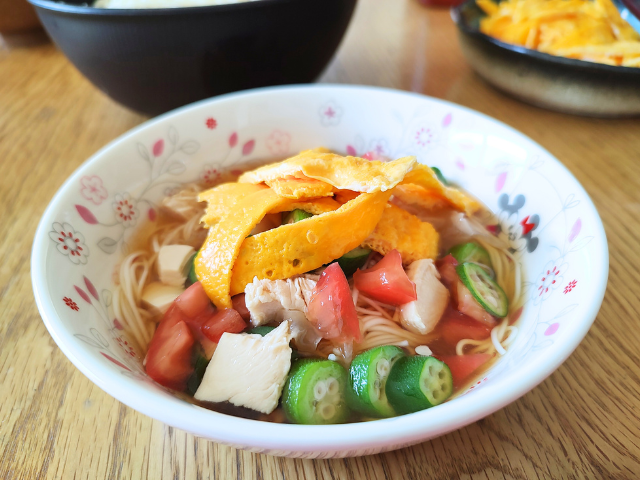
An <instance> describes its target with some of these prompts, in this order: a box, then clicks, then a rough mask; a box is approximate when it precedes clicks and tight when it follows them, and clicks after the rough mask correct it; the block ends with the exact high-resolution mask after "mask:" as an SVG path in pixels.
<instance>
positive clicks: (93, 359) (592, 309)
mask: <svg viewBox="0 0 640 480" xmlns="http://www.w3.org/2000/svg"><path fill="white" fill-rule="evenodd" d="M319 145H324V146H326V147H329V148H331V149H334V150H337V151H342V152H345V153H349V154H352V155H360V156H375V155H385V156H389V157H400V156H403V155H407V154H414V155H417V156H418V158H419V160H420V161H421V162H424V163H428V164H429V165H435V166H438V167H439V168H440V169H442V171H443V172H444V174H445V175H446V176H448V177H450V178H451V179H453V180H455V181H456V182H458V183H459V184H461V185H462V186H463V187H464V188H466V189H468V190H469V191H471V192H473V193H474V194H475V195H477V196H478V197H479V198H480V199H481V200H482V201H483V202H484V203H485V204H486V205H488V206H489V208H491V209H492V210H493V211H494V212H495V213H496V224H495V226H494V227H493V228H492V229H493V231H494V233H495V234H496V235H502V236H505V238H506V239H507V240H508V242H509V243H510V246H511V248H512V250H513V251H514V252H515V255H516V258H517V259H518V261H519V262H520V263H521V264H522V267H523V268H524V271H525V272H526V285H525V289H526V295H527V301H526V304H525V306H524V309H523V310H522V311H521V315H520V320H519V322H520V324H519V327H520V329H519V333H518V337H517V339H516V341H515V343H514V344H512V346H511V348H510V349H509V351H508V352H507V354H506V355H504V356H503V357H502V358H501V359H500V360H499V361H498V362H497V363H496V364H495V365H494V366H493V368H492V369H491V370H490V371H489V372H488V373H487V374H486V376H485V377H484V378H483V379H482V380H480V381H478V382H477V384H475V385H473V386H472V387H470V388H469V390H468V391H467V392H465V393H464V394H463V395H461V396H459V397H457V398H455V399H454V400H452V401H450V402H448V403H445V404H443V405H441V406H438V407H437V408H435V409H431V410H425V411H422V412H418V413H415V414H412V415H405V416H401V417H397V418H390V419H385V420H379V421H375V422H366V423H358V424H348V425H334V426H302V425H284V424H272V423H265V422H257V421H253V420H246V419H242V418H237V417H232V416H228V415H224V414H220V413H217V412H212V411H209V410H206V409H203V408H201V407H198V406H195V405H192V404H189V403H187V402H185V401H183V400H181V399H178V398H176V397H175V396H174V395H172V394H171V393H170V392H169V391H167V390H165V389H163V388H162V387H160V386H159V385H157V384H155V383H154V382H153V381H151V380H150V379H149V378H147V376H146V375H145V373H144V370H143V368H142V365H141V360H142V359H140V358H138V357H137V356H136V354H135V352H134V351H133V350H132V349H131V348H130V347H129V345H128V341H127V338H126V337H125V336H124V335H123V331H122V326H121V324H120V322H119V321H118V319H117V318H115V317H114V314H113V311H112V308H111V292H112V290H113V280H112V276H113V272H114V269H115V268H116V266H117V264H118V261H119V259H120V258H121V256H122V255H123V254H124V253H125V252H126V251H127V250H128V248H129V245H130V242H131V239H132V237H133V236H134V235H135V233H136V231H137V230H138V229H139V228H140V227H141V226H142V225H143V224H145V223H146V222H153V221H155V219H156V209H157V205H158V201H159V200H160V199H161V198H162V197H163V196H164V195H166V194H168V193H169V192H171V191H172V190H173V189H175V188H176V187H178V186H179V185H180V184H182V183H185V182H190V181H194V180H196V179H201V180H204V181H207V182H209V181H211V182H212V181H214V180H215V179H216V177H217V176H218V175H219V174H220V172H221V171H222V170H225V169H233V168H237V167H238V166H241V165H242V164H244V163H245V162H250V161H255V160H258V159H268V158H282V157H283V156H286V155H289V154H292V153H295V152H297V151H299V150H301V149H306V148H309V147H315V146H319ZM608 258H609V257H608V250H607V242H606V238H605V233H604V229H603V227H602V222H601V220H600V218H599V216H598V213H597V212H596V209H595V208H594V206H593V203H592V202H591V200H590V199H589V197H588V195H587V194H586V192H585V191H584V189H583V188H582V187H581V186H580V184H579V183H578V182H577V181H576V179H575V178H574V177H573V176H572V175H571V174H570V173H569V172H568V171H567V170H566V169H565V168H564V167H563V166H562V164H561V163H560V162H559V161H558V160H556V159H555V158H553V157H552V156H551V155H550V154H549V153H548V152H547V151H545V150H544V149H543V148H541V147H540V146H539V145H537V144H536V143H534V142H533V141H531V140H530V139H528V138H527V137H525V136H524V135H522V134H520V133H518V132H517V131H515V130H513V129H511V128H509V127H507V126H506V125H504V124H502V123H499V122H497V121H495V120H493V119H491V118H488V117H486V116H484V115H481V114H479V113H476V112H473V111H471V110H468V109H466V108H463V107H459V106H457V105H453V104H451V103H447V102H444V101H441V100H435V99H432V98H427V97H424V96H420V95H415V94H408V93H402V92H396V91H390V90H383V89H377V88H369V87H346V86H309V87H284V88H269V89H262V90H255V91H249V92H246V93H241V94H233V95H228V96H224V97H218V98H216V99H213V100H207V101H203V102H200V103H197V104H194V105H191V106H188V107H184V108H182V109H179V110H176V111H174V112H172V113H168V114H166V115H164V116H161V117H159V118H156V119H154V120H152V121H149V122H147V123H145V124H144V125H141V126H140V127H138V128H136V129H134V130H132V131H131V132H130V133H128V134H126V135H124V136H122V137H121V138H119V139H117V140H116V141H114V142H113V143H111V144H110V145H108V146H107V147H105V148H104V149H102V150H101V151H99V152H98V153H97V154H95V155H94V156H93V157H92V158H90V159H89V160H88V161H87V162H85V163H84V164H83V165H82V166H81V167H80V168H79V169H78V170H77V171H76V172H75V173H74V174H73V175H72V176H71V177H70V178H69V180H67V182H66V183H65V184H64V185H63V186H62V187H61V189H60V190H59V192H58V193H57V194H56V196H55V197H54V198H53V200H52V201H51V203H50V205H49V207H48V208H47V210H46V212H45V214H44V215H43V217H42V220H41V222H40V225H39V227H38V230H37V233H36V237H35V241H34V245H33V257H32V278H33V289H34V292H35V297H36V301H37V304H38V308H39V310H40V313H41V315H42V318H43V320H44V322H45V325H46V326H47V328H48V329H49V332H50V333H51V336H52V337H53V338H54V340H55V341H56V343H57V344H58V345H59V347H60V348H61V349H62V351H63V352H64V353H65V355H67V357H69V359H70V360H71V361H72V362H73V363H74V364H75V365H76V366H77V367H78V368H79V369H80V370H81V371H82V372H83V373H84V374H85V375H87V376H88V377H89V378H90V379H91V380H92V381H93V382H95V383H96V384H97V385H98V386H99V387H100V388H102V389H103V390H104V391H106V392H107V393H109V394H110V395H113V396H114V397H115V398H117V399H118V400H120V401H122V402H123V403H125V404H127V405H129V406H130V407H132V408H134V409H136V410H138V411H140V412H142V413H144V414H146V415H149V416H151V417H153V418H156V419H158V420H161V421H163V422H165V423H167V424H169V425H173V426H175V427H178V428H181V429H183V430H186V431H188V432H192V433H193V434H195V435H198V436H201V437H205V438H209V439H211V440H214V441H216V442H221V443H224V444H227V445H232V446H234V447H237V448H244V449H249V450H252V451H255V452H265V453H269V454H273V455H286V456H292V457H320V458H322V457H345V456H356V455H365V454H373V453H377V452H382V451H387V450H392V449H396V448H400V447H404V446H409V445H412V444H415V443H418V442H421V441H425V440H428V439H431V438H434V437H437V436H439V435H442V434H444V433H447V432H450V431H452V430H454V429H457V428H460V427H462V426H464V425H467V424H469V423H471V422H474V421H476V420H478V419H480V418H482V417H484V416H486V415H489V414H490V413H492V412H494V411H496V410H498V409H500V408H502V407H503V406H505V405H506V404H508V403H510V402H512V401H514V400H516V399H517V398H518V397H520V396H521V395H523V394H525V393H526V392H527V391H529V390H530V389H532V388H533V387H535V386H536V385H537V384H538V383H540V382H541V381H542V380H544V379H545V378H546V377H547V376H548V375H550V374H551V373H552V372H553V371H554V370H555V369H556V368H558V366H559V365H560V364H561V363H562V362H563V361H564V360H565V359H566V358H567V357H568V356H569V355H570V354H571V352H572V351H573V350H574V349H575V348H576V346H577V345H578V343H579V342H580V341H581V340H582V338H583V337H584V336H585V334H586V333H587V331H588V329H589V327H590V325H591V323H592V322H593V320H594V318H595V316H596V314H597V312H598V309H599V307H600V304H601V303H602V298H603V296H604V291H605V287H606V283H607V274H608Z"/></svg>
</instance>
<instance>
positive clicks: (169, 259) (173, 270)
mask: <svg viewBox="0 0 640 480" xmlns="http://www.w3.org/2000/svg"><path fill="white" fill-rule="evenodd" d="M194 253H195V250H194V249H193V247H191V246H189V245H164V246H163V247H161V248H160V251H159V252H158V276H159V277H160V281H161V282H162V283H164V284H165V285H173V286H175V287H181V286H183V285H184V282H185V280H186V279H187V274H188V273H189V269H188V268H189V265H188V264H189V260H190V259H191V257H192V256H193V254H194Z"/></svg>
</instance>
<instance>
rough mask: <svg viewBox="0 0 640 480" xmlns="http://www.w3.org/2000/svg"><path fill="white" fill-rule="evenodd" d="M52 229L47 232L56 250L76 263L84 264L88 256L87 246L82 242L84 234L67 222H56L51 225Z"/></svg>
mask: <svg viewBox="0 0 640 480" xmlns="http://www.w3.org/2000/svg"><path fill="white" fill-rule="evenodd" d="M52 228H53V231H51V232H49V238H51V240H53V241H54V242H55V243H56V248H57V249H58V252H60V253H61V254H63V255H65V256H66V257H68V258H69V260H71V263H74V264H76V265H80V264H82V265H84V264H86V263H87V258H88V257H89V247H87V246H86V245H85V243H84V236H83V235H82V234H81V233H80V232H77V231H75V230H74V228H73V227H72V226H71V225H69V224H68V223H64V224H60V223H58V222H56V223H54V224H53V225H52Z"/></svg>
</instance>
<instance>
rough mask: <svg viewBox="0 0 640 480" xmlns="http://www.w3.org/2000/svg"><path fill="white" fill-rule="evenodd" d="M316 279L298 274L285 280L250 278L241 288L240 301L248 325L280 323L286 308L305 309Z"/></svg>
mask: <svg viewBox="0 0 640 480" xmlns="http://www.w3.org/2000/svg"><path fill="white" fill-rule="evenodd" d="M316 283H317V281H316V280H313V279H312V278H310V276H306V275H301V276H298V277H293V278H287V279H286V280H267V279H265V280H258V277H255V278H254V279H253V282H252V283H249V284H248V285H247V286H246V287H245V289H244V294H245V297H244V300H245V304H246V305H247V308H248V309H249V313H250V314H251V325H253V326H254V327H257V326H259V325H265V324H267V323H273V322H281V321H282V320H284V319H285V316H286V313H287V312H286V311H287V310H297V311H299V312H302V313H305V314H306V312H307V305H308V304H309V302H310V301H311V295H312V294H313V289H314V288H315V287H316Z"/></svg>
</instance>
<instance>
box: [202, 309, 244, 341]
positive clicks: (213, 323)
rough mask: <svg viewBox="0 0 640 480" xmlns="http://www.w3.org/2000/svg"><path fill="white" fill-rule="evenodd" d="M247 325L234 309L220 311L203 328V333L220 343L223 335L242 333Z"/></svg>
mask: <svg viewBox="0 0 640 480" xmlns="http://www.w3.org/2000/svg"><path fill="white" fill-rule="evenodd" d="M245 328H247V324H246V323H245V322H244V320H243V319H242V317H241V316H240V314H239V313H238V312H236V311H235V310H234V309H233V308H225V309H223V310H218V311H217V312H216V313H215V315H213V317H211V318H210V319H209V320H208V321H207V322H206V323H205V324H204V325H203V326H202V333H204V335H205V336H206V337H207V338H208V339H209V340H211V341H212V342H216V343H218V342H219V341H220V337H221V336H222V334H223V333H225V332H228V333H240V332H241V331H243V330H244V329H245Z"/></svg>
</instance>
